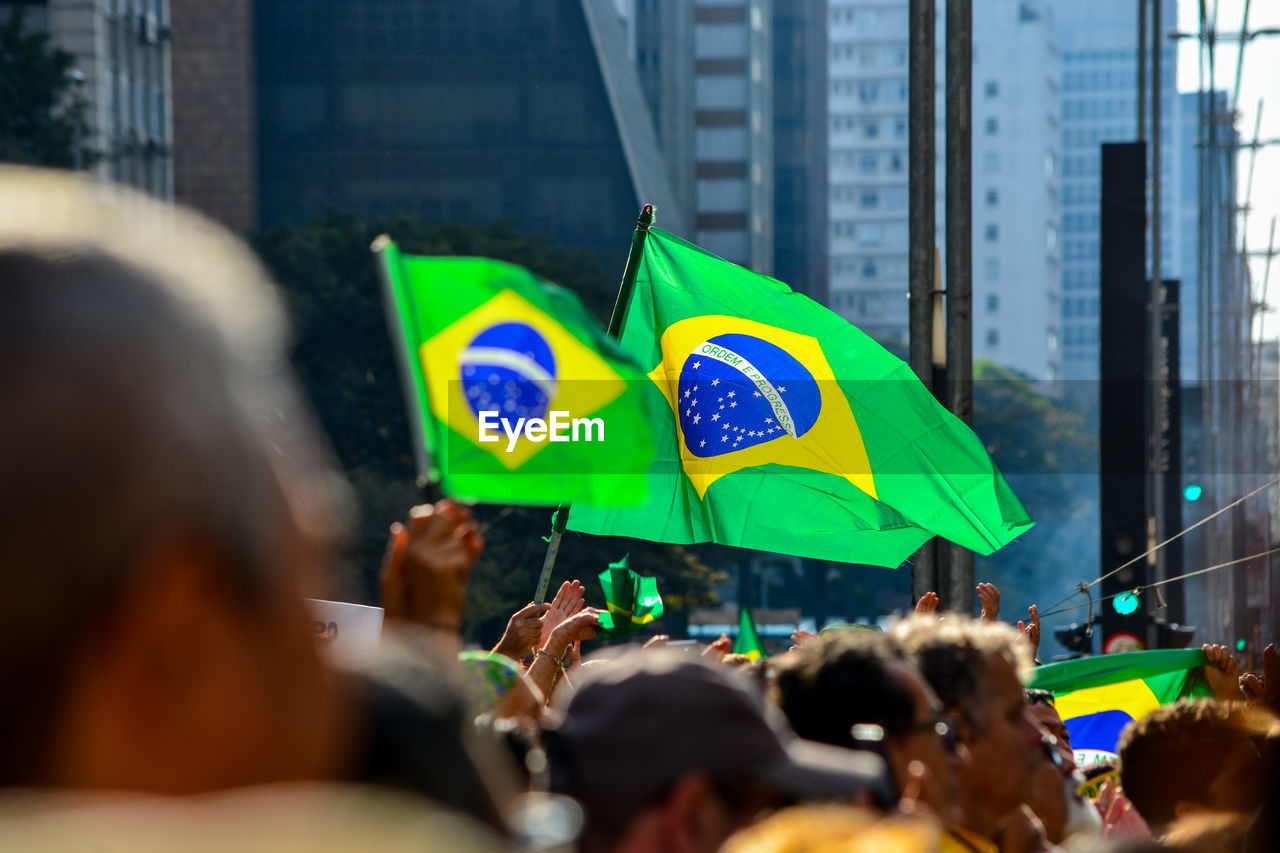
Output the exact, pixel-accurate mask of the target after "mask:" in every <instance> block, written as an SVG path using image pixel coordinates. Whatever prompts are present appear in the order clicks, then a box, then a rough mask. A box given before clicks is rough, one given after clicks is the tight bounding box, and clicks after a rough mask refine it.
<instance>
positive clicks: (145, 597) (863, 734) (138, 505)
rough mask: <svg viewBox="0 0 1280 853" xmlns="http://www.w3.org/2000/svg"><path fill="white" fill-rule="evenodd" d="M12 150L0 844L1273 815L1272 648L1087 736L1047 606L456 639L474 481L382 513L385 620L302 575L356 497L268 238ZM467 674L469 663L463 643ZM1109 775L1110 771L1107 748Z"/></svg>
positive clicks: (628, 847)
mask: <svg viewBox="0 0 1280 853" xmlns="http://www.w3.org/2000/svg"><path fill="white" fill-rule="evenodd" d="M113 192H114V193H115V194H114V195H110V196H104V195H103V194H102V193H100V192H99V191H96V190H93V189H90V188H88V187H86V186H83V185H80V184H78V183H76V182H75V181H73V180H72V179H70V178H69V177H66V176H61V177H60V176H55V175H50V174H42V173H38V172H30V171H20V170H0V197H3V198H5V200H6V205H5V206H4V207H3V208H0V289H2V291H3V292H2V293H0V395H2V398H3V399H4V400H5V401H6V405H5V414H4V416H3V417H0V495H2V496H3V497H2V498H0V506H2V507H3V512H2V513H0V525H2V529H0V684H2V685H3V699H2V701H0V850H61V849H66V850H103V849H109V850H116V849H119V850H125V849H127V850H140V851H151V850H157V851H158V850H206V849H207V850H210V851H212V850H227V849H236V850H257V849H262V850H267V849H270V850H273V851H274V850H282V849H283V850H291V849H300V850H301V849H306V850H308V851H329V850H379V851H399V850H441V851H455V850H457V851H471V850H477V851H487V850H531V851H532V850H548V851H549V850H566V851H568V850H580V851H583V853H648V852H649V851H652V853H697V851H716V850H721V849H723V850H727V851H730V853H783V851H797V853H798V852H799V851H861V850H903V851H917V850H919V851H926V850H942V851H957V850H958V851H965V850H969V851H994V850H1000V851H1038V850H1054V849H1067V850H1094V849H1105V850H1117V851H1138V850H1143V851H1145V850H1206V851H1207V850H1213V851H1218V850H1250V851H1253V850H1273V849H1277V847H1278V844H1277V842H1278V840H1280V830H1277V827H1276V825H1275V820H1276V817H1277V815H1280V806H1278V805H1277V803H1276V801H1275V797H1276V791H1277V788H1276V785H1275V781H1276V780H1275V776H1276V771H1277V769H1278V763H1277V759H1278V756H1280V753H1278V752H1277V745H1278V744H1280V727H1278V725H1280V724H1278V723H1277V716H1276V715H1277V713H1280V657H1278V656H1277V654H1276V652H1275V649H1274V647H1269V648H1268V650H1267V652H1266V654H1265V655H1264V670H1263V672H1261V673H1248V674H1245V676H1244V677H1239V672H1238V663H1237V662H1236V661H1235V660H1234V658H1233V657H1232V655H1231V654H1230V652H1229V650H1227V649H1225V648H1224V647H1220V646H1211V647H1206V658H1207V660H1208V663H1207V664H1206V677H1207V679H1208V681H1209V683H1210V684H1211V686H1212V687H1213V690H1214V698H1212V699H1208V698H1206V699H1198V700H1190V701H1182V702H1178V703H1176V704H1172V705H1168V706H1166V707H1163V708H1161V709H1159V710H1157V711H1154V712H1152V713H1151V714H1149V715H1147V716H1145V717H1143V718H1141V719H1139V720H1137V721H1135V722H1134V723H1133V724H1131V725H1130V726H1129V727H1128V728H1127V729H1126V730H1125V731H1124V733H1123V735H1122V737H1121V740H1120V744H1119V748H1118V756H1119V757H1118V762H1117V764H1116V766H1113V767H1109V768H1108V767H1103V768H1100V769H1099V768H1095V770H1100V771H1101V776H1097V774H1093V775H1094V776H1095V777H1097V778H1102V779H1103V781H1102V782H1100V783H1096V784H1091V782H1090V779H1089V778H1085V777H1084V775H1083V774H1082V771H1081V768H1078V767H1077V764H1076V762H1075V760H1074V755H1073V752H1072V748H1071V742H1070V733H1069V732H1068V730H1067V727H1066V726H1065V725H1064V723H1063V720H1062V719H1061V717H1060V716H1059V714H1058V712H1057V710H1056V709H1055V707H1054V697H1053V694H1051V693H1047V692H1044V691H1029V690H1026V689H1024V686H1023V685H1024V676H1025V675H1026V673H1027V672H1028V671H1029V670H1030V669H1032V668H1033V667H1034V666H1035V665H1036V663H1035V654H1036V646H1037V644H1038V641H1039V630H1040V625H1039V617H1038V614H1037V613H1036V612H1035V610H1034V608H1032V610H1031V612H1029V613H1028V619H1027V620H1026V621H1025V622H1020V623H1018V625H1017V627H1015V626H1013V625H1009V624H1006V623H1003V622H1001V621H999V593H998V590H996V589H995V587H994V586H991V585H989V584H983V585H980V587H979V589H978V596H979V598H980V600H981V601H982V604H983V612H982V615H981V616H980V617H978V618H969V617H966V616H962V615H958V614H951V613H947V614H940V613H938V612H936V611H937V597H936V596H933V595H932V594H930V595H926V596H925V597H924V598H922V599H921V600H920V602H919V603H918V604H917V606H916V613H915V614H913V615H911V616H910V617H908V618H905V619H903V620H901V621H900V622H898V623H897V624H896V625H894V626H892V627H891V628H890V629H888V630H887V631H877V630H860V629H856V628H854V627H844V628H840V629H835V630H828V631H824V632H823V633H821V634H818V635H813V634H803V633H798V634H797V636H796V637H795V638H794V639H795V645H794V647H793V648H792V649H791V650H790V651H788V652H786V653H785V654H780V655H777V656H774V657H771V658H767V659H764V660H759V661H752V660H750V659H748V658H745V657H744V656H740V655H732V654H730V653H729V644H728V643H727V642H725V641H724V640H723V639H722V640H719V641H717V642H715V643H711V644H709V645H707V646H706V647H705V648H698V649H693V650H686V649H687V647H685V646H673V645H671V644H670V643H668V642H667V640H666V638H663V637H655V638H651V639H650V640H649V641H648V642H646V643H644V644H643V646H642V645H640V644H639V643H636V644H631V645H629V646H626V647H625V649H624V650H623V651H622V652H621V653H619V652H618V648H619V647H616V646H615V647H610V648H607V649H604V650H597V651H596V652H595V653H594V654H593V653H590V652H587V653H584V647H583V644H584V642H587V641H589V640H591V639H592V638H593V637H594V636H595V633H596V628H597V624H598V616H599V611H597V610H595V609H594V608H592V607H590V606H587V603H586V600H587V591H586V590H585V589H584V587H583V585H582V584H581V583H579V582H578V581H576V580H570V581H566V582H564V583H563V584H562V585H561V586H560V588H559V590H558V592H557V593H556V595H555V596H554V598H553V600H552V601H551V602H550V603H548V604H529V605H527V606H525V607H522V608H521V609H519V610H518V611H517V612H515V613H514V614H513V615H512V616H511V619H510V621H509V623H508V625H507V627H506V631H505V632H504V633H503V635H502V637H501V638H499V639H498V640H497V642H496V643H495V644H494V645H493V646H492V648H491V649H490V650H487V651H485V652H484V653H482V654H479V655H477V654H475V653H474V652H469V653H463V654H460V653H462V652H463V649H462V641H461V635H460V629H461V626H462V624H463V618H464V615H465V614H464V609H465V599H466V596H465V591H466V585H467V581H468V576H469V574H470V571H471V567H472V566H473V565H474V563H475V561H476V559H477V558H478V556H479V555H480V553H481V551H482V549H483V548H484V541H483V536H482V532H481V529H480V527H479V525H478V524H477V523H476V522H475V521H474V519H473V518H472V515H471V513H470V511H469V510H468V509H467V508H466V507H465V506H463V505H461V504H458V503H455V502H452V501H449V500H442V501H440V502H437V503H435V504H429V505H423V506H419V507H414V508H412V509H410V510H409V511H408V513H407V515H406V517H405V518H404V519H403V520H401V521H397V522H396V523H394V524H392V525H391V528H390V535H389V542H388V547H387V552H386V556H385V560H384V565H383V567H382V574H381V588H382V596H383V600H382V602H381V604H382V606H383V607H384V609H385V617H386V624H385V629H384V638H383V641H382V643H381V646H380V648H379V650H378V652H377V654H375V655H372V656H365V657H360V658H358V659H349V658H343V657H342V656H339V655H336V654H332V653H331V652H332V649H330V648H329V647H328V646H326V644H325V642H324V641H322V640H319V639H317V636H316V634H315V633H314V631H313V629H312V620H311V618H310V616H309V615H308V612H307V609H306V606H305V604H304V599H303V596H304V595H308V594H309V595H313V596H320V597H323V590H324V588H325V570H326V567H327V566H328V565H329V563H330V561H331V559H332V553H333V548H334V545H335V542H336V541H337V540H338V537H340V536H341V535H342V533H343V526H344V520H345V519H347V518H349V517H350V513H349V510H348V499H347V496H346V494H345V492H344V486H343V484H342V482H341V480H340V479H339V478H337V477H335V476H334V474H333V473H332V472H333V466H332V463H331V461H330V460H329V458H328V457H327V455H326V451H325V445H324V442H323V439H322V437H321V436H320V434H319V432H318V430H317V429H316V428H315V427H314V425H313V424H312V422H311V420H310V418H309V416H308V414H307V411H306V408H305V406H304V405H303V404H302V403H301V397H300V395H299V394H298V393H297V390H296V388H295V385H294V380H293V378H292V377H291V375H290V372H289V369H288V366H287V357H286V356H287V352H286V327H285V321H284V315H283V312H282V309H281V306H280V304H279V303H278V301H277V300H276V297H275V296H274V294H273V291H272V289H271V286H270V284H269V282H268V281H267V278H266V276H265V274H264V272H263V271H262V270H261V268H260V267H259V266H258V264H257V263H256V261H255V260H254V259H253V257H252V255H251V254H250V253H249V252H248V251H247V250H246V249H245V248H244V247H242V246H241V245H239V244H238V243H237V242H236V241H235V240H234V239H233V238H231V237H230V236H229V235H227V234H225V233H223V232H222V231H220V230H219V229H217V228H215V227H214V226H212V225H210V224H208V223H206V222H204V221H202V220H200V219H198V218H195V217H192V216H191V215H190V214H187V213H185V212H183V211H182V210H173V209H172V208H161V207H160V206H158V205H154V204H153V203H151V202H147V201H145V200H143V199H141V198H137V197H133V196H129V195H127V194H125V193H124V191H113ZM477 665H478V666H479V667H480V669H479V673H480V677H479V680H478V681H477V680H476V679H475V678H473V677H472V676H474V675H475V672H476V666H477ZM1095 782H1096V778H1095Z"/></svg>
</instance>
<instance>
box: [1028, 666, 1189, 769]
mask: <svg viewBox="0 0 1280 853" xmlns="http://www.w3.org/2000/svg"><path fill="white" fill-rule="evenodd" d="M1203 666H1204V652H1202V651H1200V650H1199V649H1160V650H1157V651H1149V652H1127V653H1125V654H1115V655H1098V656H1096V657H1087V658H1077V659H1075V660H1068V661H1062V662H1061V663H1051V664H1046V665H1045V666H1041V667H1037V668H1036V670H1035V672H1034V673H1033V674H1032V676H1031V680H1030V682H1029V683H1028V684H1027V686H1028V687H1036V688H1040V689H1042V690H1048V691H1050V692H1051V693H1053V695H1054V706H1055V707H1056V708H1057V709H1058V714H1059V715H1061V717H1062V721H1063V722H1064V723H1066V724H1067V731H1069V732H1070V733H1071V748H1072V749H1073V750H1075V753H1076V763H1077V764H1079V765H1081V766H1085V765H1089V764H1095V763H1097V762H1098V761H1099V760H1101V759H1103V758H1112V757H1115V754H1116V744H1117V742H1118V741H1119V740H1120V732H1121V731H1122V730H1123V729H1124V727H1125V726H1127V725H1128V724H1129V723H1131V722H1133V721H1134V720H1138V719H1141V718H1142V717H1144V716H1146V715H1147V714H1149V713H1151V712H1152V711H1154V710H1156V709H1157V708H1159V707H1160V706H1161V705H1167V704H1169V703H1170V702H1175V701H1177V700H1178V699H1182V698H1184V697H1187V696H1210V695H1212V693H1211V691H1210V690H1209V688H1208V685H1207V684H1206V683H1205V681H1204V679H1203V677H1202V676H1201V669H1202V667H1203Z"/></svg>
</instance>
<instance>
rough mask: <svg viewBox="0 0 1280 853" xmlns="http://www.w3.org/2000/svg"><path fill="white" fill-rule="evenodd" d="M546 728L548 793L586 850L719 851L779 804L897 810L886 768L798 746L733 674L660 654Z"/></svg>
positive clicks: (866, 757)
mask: <svg viewBox="0 0 1280 853" xmlns="http://www.w3.org/2000/svg"><path fill="white" fill-rule="evenodd" d="M557 710H558V712H559V713H558V719H557V720H555V721H553V722H552V723H551V724H550V725H549V726H548V727H547V729H546V731H545V733H544V735H545V746H546V750H547V758H548V764H549V787H550V789H551V791H552V792H553V793H557V794H567V795H569V796H572V797H575V798H576V799H577V800H578V801H579V802H580V803H581V804H582V806H583V810H584V812H585V818H586V820H585V825H584V829H583V835H582V838H581V843H580V848H579V849H580V850H581V851H582V853H646V851H654V853H668V852H669V851H670V852H671V853H681V852H682V851H688V853H696V851H714V850H716V849H717V848H718V847H719V846H720V845H721V844H722V843H723V842H724V840H725V839H726V838H728V837H729V836H730V835H731V834H732V833H733V832H735V831H736V830H738V829H741V828H743V827H745V826H748V825H750V824H751V823H752V822H753V821H754V820H755V819H756V818H757V817H759V816H761V815H762V814H763V813H764V812H766V811H767V810H770V809H772V808H774V807H776V806H778V805H781V804H783V803H786V802H791V801H795V800H803V799H811V798H819V799H821V798H832V799H841V800H845V801H854V800H857V801H862V802H869V801H870V802H877V803H881V804H885V803H889V802H892V800H893V791H892V785H891V784H890V781H889V777H888V774H887V770H886V767H885V763H884V761H883V759H881V758H880V757H879V756H877V755H873V754H871V753H864V752H851V751H849V750H845V749H840V748H838V747H832V746H828V745H826V744H818V743H814V742H811V741H804V740H801V739H799V738H797V737H796V736H795V734H794V733H793V732H792V731H791V730H790V729H789V728H788V727H787V725H786V723H785V722H784V721H783V720H782V719H781V715H780V714H779V713H778V712H777V711H776V709H772V708H770V707H769V706H767V705H766V703H765V702H764V700H763V697H761V696H760V695H759V693H758V692H757V691H756V690H755V689H754V688H753V687H752V686H751V684H750V682H749V681H747V680H746V679H745V677H744V676H742V675H741V674H740V673H738V672H737V671H735V670H732V669H730V668H727V667H717V666H714V665H712V664H708V663H706V662H705V661H701V660H691V659H689V658H687V657H685V656H683V655H677V654H673V653H670V652H665V651H650V652H645V653H642V654H632V655H627V656H624V657H623V658H620V659H618V660H617V661H615V662H614V663H612V664H611V665H610V666H608V667H602V668H600V669H599V670H597V671H596V672H594V673H592V674H591V675H590V676H588V677H587V678H584V679H583V681H582V683H581V684H579V685H578V687H577V690H576V691H575V692H574V694H573V696H572V697H571V698H570V699H569V700H568V702H567V704H565V705H564V707H563V708H558V709H557Z"/></svg>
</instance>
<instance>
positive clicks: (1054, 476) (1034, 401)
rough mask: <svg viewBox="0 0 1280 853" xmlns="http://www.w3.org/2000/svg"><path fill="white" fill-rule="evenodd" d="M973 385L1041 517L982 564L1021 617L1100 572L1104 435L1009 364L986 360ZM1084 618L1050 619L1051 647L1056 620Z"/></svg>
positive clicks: (994, 446) (978, 423)
mask: <svg viewBox="0 0 1280 853" xmlns="http://www.w3.org/2000/svg"><path fill="white" fill-rule="evenodd" d="M973 389H974V391H973V399H974V430H975V431H976V432H977V434H978V436H979V437H980V438H981V439H982V441H983V443H984V444H985V445H986V448H987V452H988V453H990V454H991V458H992V459H994V460H995V462H996V464H997V465H998V466H999V468H1000V471H1001V472H1002V473H1003V474H1004V475H1005V477H1006V479H1007V480H1008V481H1009V485H1010V486H1012V488H1013V490H1014V492H1015V493H1016V494H1017V495H1018V497H1019V498H1020V499H1021V500H1022V502H1023V505H1025V506H1026V508H1027V511H1028V512H1029V513H1031V517H1032V518H1033V519H1035V521H1036V526H1035V527H1033V528H1032V529H1031V530H1030V531H1028V532H1027V533H1026V534H1025V535H1023V536H1021V537H1019V538H1018V539H1017V540H1015V541H1014V542H1012V543H1010V544H1009V545H1007V546H1006V547H1004V548H1003V549H1001V550H999V551H997V552H996V553H995V554H992V555H991V556H990V557H978V558H977V561H976V566H975V574H976V576H977V580H979V581H991V582H993V583H995V584H996V585H997V586H998V587H1000V591H1001V593H1002V594H1003V601H1002V604H1001V608H1000V609H1001V617H1002V618H1003V619H1005V620H1009V621H1011V620H1017V619H1019V618H1025V617H1026V612H1027V611H1026V608H1027V606H1028V605H1030V604H1038V605H1040V606H1041V608H1042V609H1043V608H1044V607H1045V606H1047V605H1049V604H1052V603H1053V602H1055V601H1057V600H1058V599H1060V598H1062V597H1064V596H1065V595H1067V594H1068V593H1069V592H1070V591H1071V589H1072V587H1073V586H1074V585H1075V583H1076V582H1077V581H1080V580H1087V579H1090V578H1094V577H1097V574H1098V515H1097V512H1098V508H1097V506H1098V505H1097V499H1098V479H1097V476H1096V474H1095V473H1094V472H1096V471H1097V470H1098V468H1097V465H1098V463H1097V453H1098V448H1097V438H1096V435H1095V434H1094V433H1093V432H1092V431H1091V430H1090V429H1089V425H1088V424H1087V423H1086V421H1085V418H1084V417H1083V416H1082V415H1081V414H1079V413H1078V412H1075V411H1073V410H1072V409H1070V408H1068V407H1067V406H1066V405H1065V404H1064V403H1062V402H1061V401H1058V400H1056V399H1053V398H1051V397H1049V396H1046V395H1045V394H1043V393H1041V391H1039V390H1038V389H1037V387H1036V384H1035V383H1034V382H1032V381H1031V380H1030V379H1028V378H1026V377H1025V376H1022V375H1021V374H1018V373H1015V372H1014V371H1012V370H1009V369H1007V368H1004V367H1000V366H998V365H996V364H993V363H991V362H988V361H983V362H979V363H978V364H977V365H975V369H974V384H973ZM1080 618H1083V611H1081V612H1080V613H1077V614H1065V615H1063V616H1059V617H1054V618H1053V619H1052V620H1046V622H1045V625H1044V627H1043V631H1042V640H1041V642H1042V644H1043V647H1045V648H1046V649H1048V648H1051V647H1055V646H1056V641H1055V640H1054V638H1053V633H1052V628H1053V627H1054V626H1056V625H1064V624H1066V623H1068V622H1071V621H1076V620H1077V619H1080ZM1045 657H1046V659H1047V655H1046V656H1045Z"/></svg>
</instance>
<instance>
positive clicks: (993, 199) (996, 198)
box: [987, 190, 1000, 207]
mask: <svg viewBox="0 0 1280 853" xmlns="http://www.w3.org/2000/svg"><path fill="white" fill-rule="evenodd" d="M999 203H1000V191H999V190H987V207H995V206H996V205H997V204H999Z"/></svg>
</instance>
